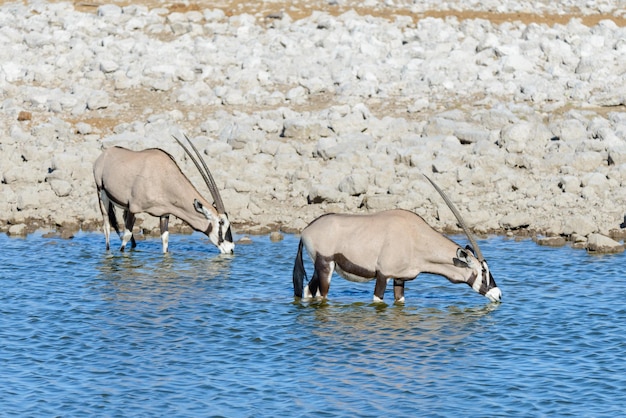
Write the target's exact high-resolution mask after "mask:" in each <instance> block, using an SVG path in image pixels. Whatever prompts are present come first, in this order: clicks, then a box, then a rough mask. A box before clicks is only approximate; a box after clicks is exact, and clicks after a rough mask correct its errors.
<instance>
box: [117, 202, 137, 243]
mask: <svg viewBox="0 0 626 418" xmlns="http://www.w3.org/2000/svg"><path fill="white" fill-rule="evenodd" d="M134 225H135V214H134V213H131V212H130V211H128V210H125V211H124V235H123V236H122V246H121V247H120V251H124V249H125V248H126V244H128V241H131V244H130V245H131V248H135V247H136V246H137V243H136V242H135V237H133V226H134Z"/></svg>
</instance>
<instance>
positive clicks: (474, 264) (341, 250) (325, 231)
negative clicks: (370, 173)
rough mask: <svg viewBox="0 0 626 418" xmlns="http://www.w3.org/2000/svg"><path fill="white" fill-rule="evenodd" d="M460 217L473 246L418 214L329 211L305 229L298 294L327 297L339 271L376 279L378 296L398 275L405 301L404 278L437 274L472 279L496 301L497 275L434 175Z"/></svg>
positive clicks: (296, 274)
mask: <svg viewBox="0 0 626 418" xmlns="http://www.w3.org/2000/svg"><path fill="white" fill-rule="evenodd" d="M427 179H428V181H430V182H431V183H432V185H433V186H434V187H435V189H436V190H437V191H438V192H439V194H440V195H441V196H442V197H443V199H444V200H445V202H446V204H447V205H448V207H449V208H450V209H451V210H452V212H453V213H454V215H455V216H456V218H457V220H458V221H459V224H460V225H461V227H462V228H463V231H464V232H465V234H466V235H467V238H468V239H469V241H470V243H471V246H468V247H466V248H465V249H464V248H461V247H460V246H459V245H458V244H456V243H455V242H453V241H452V240H450V239H449V238H447V237H445V236H444V235H442V234H440V233H439V232H437V231H435V230H434V229H433V228H432V227H431V226H429V225H428V224H427V223H426V221H424V220H423V219H422V218H421V217H420V216H419V215H417V214H415V213H413V212H410V211H406V210H399V209H395V210H388V211H384V212H379V213H374V214H367V215H350V214H326V215H322V216H320V217H319V218H317V219H315V220H314V221H313V222H311V223H310V224H309V225H308V226H307V227H306V228H305V229H304V230H303V231H302V235H301V238H300V243H299V245H298V253H297V255H296V260H295V264H294V267H293V288H294V295H295V296H296V297H299V298H311V297H320V296H321V297H322V298H325V297H326V295H327V294H328V290H329V288H330V280H331V276H332V274H333V271H334V270H337V273H339V275H340V276H342V277H343V278H345V279H347V280H350V281H354V282H368V281H370V280H374V279H376V285H375V287H374V301H382V299H383V296H384V292H385V288H386V286H387V280H388V279H393V284H394V288H393V289H394V297H395V300H396V302H400V303H401V302H404V283H405V281H407V280H413V279H414V278H415V277H417V275H418V274H419V273H433V274H439V275H442V276H444V277H446V278H447V279H448V280H450V281H451V282H452V283H467V284H468V285H469V286H470V287H471V288H472V289H474V290H475V291H476V292H478V293H480V294H481V295H483V296H486V297H487V298H489V300H491V301H492V302H500V300H501V297H502V293H501V292H500V289H499V288H498V287H497V285H496V282H495V281H494V280H493V277H492V275H491V272H490V271H489V266H488V265H487V261H485V258H484V257H483V255H482V253H481V251H480V248H479V247H478V244H477V243H476V240H475V239H474V237H473V236H472V234H471V233H470V231H469V229H468V228H467V226H466V224H465V222H464V221H463V219H462V218H461V215H460V214H459V212H458V210H457V209H456V208H455V207H454V205H453V204H452V202H451V201H450V199H449V198H448V197H447V196H446V194H445V193H444V192H443V191H442V190H441V189H440V188H439V187H438V186H437V185H436V184H435V183H434V182H433V181H432V180H431V179H430V178H428V177H427ZM303 246H304V247H305V248H306V250H307V252H308V253H309V256H310V257H311V260H313V263H314V272H313V277H312V278H311V281H310V282H309V283H308V284H306V285H304V279H305V278H306V272H305V269H304V264H303V262H302V247H303Z"/></svg>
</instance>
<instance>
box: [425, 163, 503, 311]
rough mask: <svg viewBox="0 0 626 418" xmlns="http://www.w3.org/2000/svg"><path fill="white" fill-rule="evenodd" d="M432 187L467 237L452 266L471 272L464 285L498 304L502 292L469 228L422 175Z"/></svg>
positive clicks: (441, 193)
mask: <svg viewBox="0 0 626 418" xmlns="http://www.w3.org/2000/svg"><path fill="white" fill-rule="evenodd" d="M424 177H426V178H427V179H428V181H429V182H430V184H432V185H433V187H434V188H435V190H437V192H439V194H440V195H441V197H442V198H443V200H444V201H445V202H446V204H447V205H448V207H449V208H450V210H451V211H452V213H453V214H454V216H455V217H456V219H457V221H459V224H460V225H461V228H463V232H465V235H466V236H467V239H468V240H469V242H470V244H471V246H470V245H468V246H467V247H466V248H465V249H463V248H460V247H459V248H458V249H457V252H456V258H454V260H453V262H454V265H455V266H457V267H465V268H469V269H471V270H472V273H471V274H470V276H469V278H468V279H467V281H466V283H467V284H468V285H470V287H471V288H472V289H474V290H475V291H476V292H478V293H480V294H481V295H483V296H485V297H487V298H488V299H489V300H490V301H492V302H500V301H501V300H502V292H501V291H500V289H499V288H498V285H496V281H495V280H494V279H493V276H492V275H491V271H489V266H488V265H487V260H485V257H483V254H482V252H481V251H480V247H478V243H477V242H476V240H475V239H474V236H473V235H472V233H471V232H470V230H469V228H468V227H467V225H466V224H465V221H464V220H463V218H462V217H461V214H460V213H459V211H458V210H457V209H456V207H455V206H454V204H452V201H451V200H450V199H449V198H448V196H447V195H446V194H445V193H444V192H443V190H441V189H440V188H439V186H437V185H436V184H435V182H433V181H432V180H431V179H430V178H429V177H428V176H426V175H424Z"/></svg>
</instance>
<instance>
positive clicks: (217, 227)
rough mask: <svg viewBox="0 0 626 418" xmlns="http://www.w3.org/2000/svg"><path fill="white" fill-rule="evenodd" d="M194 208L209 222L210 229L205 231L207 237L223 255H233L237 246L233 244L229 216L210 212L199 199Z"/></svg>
mask: <svg viewBox="0 0 626 418" xmlns="http://www.w3.org/2000/svg"><path fill="white" fill-rule="evenodd" d="M193 207H194V208H195V209H196V211H198V212H200V213H201V214H203V215H204V216H205V217H206V218H207V220H208V221H209V227H208V228H207V230H206V231H204V233H205V234H206V236H208V237H209V239H210V240H211V242H212V243H213V244H214V245H215V246H216V247H217V248H218V249H219V250H220V252H221V253H222V254H232V253H233V252H234V251H235V244H234V243H233V234H232V232H231V230H230V221H229V220H228V215H226V213H219V212H217V210H213V211H211V210H208V209H207V208H206V207H204V205H203V204H202V203H200V202H199V201H198V200H197V199H196V200H194V202H193ZM216 212H217V213H216Z"/></svg>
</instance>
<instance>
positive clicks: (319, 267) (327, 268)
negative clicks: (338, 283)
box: [303, 254, 335, 298]
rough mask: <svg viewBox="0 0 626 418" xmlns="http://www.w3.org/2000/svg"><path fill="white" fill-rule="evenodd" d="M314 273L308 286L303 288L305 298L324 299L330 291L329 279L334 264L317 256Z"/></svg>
mask: <svg viewBox="0 0 626 418" xmlns="http://www.w3.org/2000/svg"><path fill="white" fill-rule="evenodd" d="M314 264H315V271H314V272H313V277H312V278H311V281H310V282H309V284H308V285H306V286H305V287H304V294H303V296H304V297H305V298H312V297H319V296H321V297H322V298H325V297H326V295H328V290H329V289H330V279H331V277H332V275H333V271H334V270H335V262H334V261H329V260H327V259H325V258H324V257H322V256H320V255H319V254H318V255H317V257H316V258H315V263H314Z"/></svg>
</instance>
